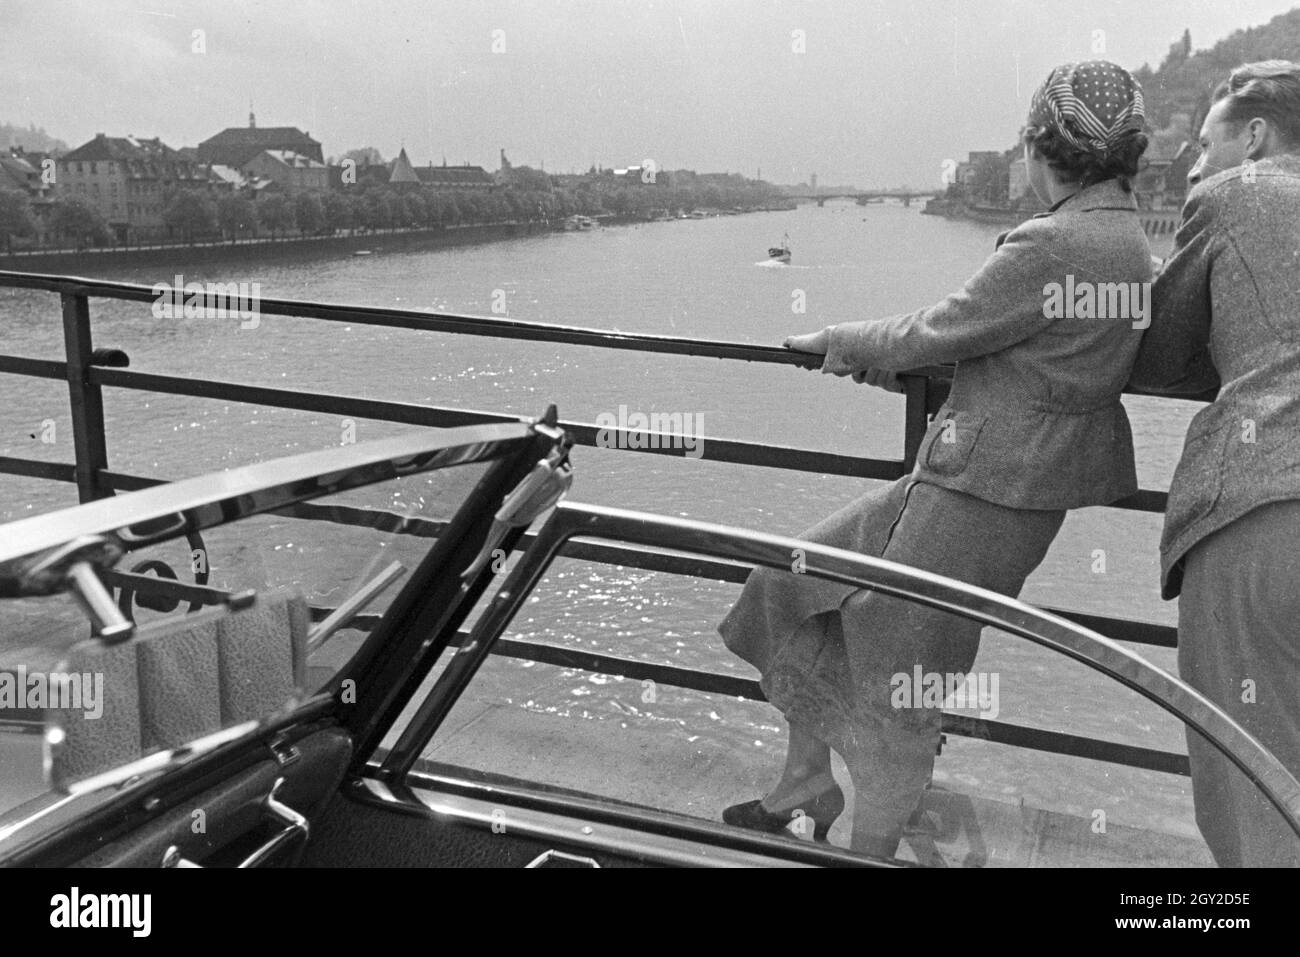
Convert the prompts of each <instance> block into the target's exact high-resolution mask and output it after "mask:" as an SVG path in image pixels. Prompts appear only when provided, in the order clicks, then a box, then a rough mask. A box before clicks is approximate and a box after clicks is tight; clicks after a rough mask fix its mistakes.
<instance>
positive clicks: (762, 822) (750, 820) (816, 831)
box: [722, 784, 844, 841]
mask: <svg viewBox="0 0 1300 957" xmlns="http://www.w3.org/2000/svg"><path fill="white" fill-rule="evenodd" d="M797 811H802V812H803V814H804V816H806V817H807V818H808V819H809V820H810V821H812V822H813V840H816V841H825V840H826V835H827V834H829V833H830V829H831V825H832V824H834V823H835V819H836V818H837V817H839V816H840V814H842V813H843V812H844V792H843V791H841V790H840V786H839V785H838V784H832V785H831V786H830V787H829V788H827V789H826V790H825V791H823V792H821V793H820V794H818V795H815V796H814V797H811V798H809V799H808V800H806V801H797V802H795V803H794V804H791V805H790V808H789V810H786V811H769V810H768V809H767V808H765V807H763V801H762V799H761V798H760V799H759V800H757V801H746V802H745V803H744V804H733V805H731V807H728V808H723V811H722V820H723V823H725V824H731V825H734V826H736V827H743V828H748V829H749V830H751V831H766V832H768V833H775V832H777V831H781V830H784V829H785V828H787V827H789V825H790V824H791V823H792V822H793V821H795V820H797V819H798V817H799V815H798V814H796V812H797Z"/></svg>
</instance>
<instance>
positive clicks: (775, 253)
mask: <svg viewBox="0 0 1300 957" xmlns="http://www.w3.org/2000/svg"><path fill="white" fill-rule="evenodd" d="M767 258H768V259H773V260H775V261H776V262H779V263H788V262H789V261H790V236H789V234H788V233H787V234H786V235H785V236H782V237H781V245H780V246H770V247H768V250H767Z"/></svg>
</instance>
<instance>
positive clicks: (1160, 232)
mask: <svg viewBox="0 0 1300 957" xmlns="http://www.w3.org/2000/svg"><path fill="white" fill-rule="evenodd" d="M921 212H922V214H924V215H926V216H943V217H945V218H947V219H968V220H972V221H974V222H977V223H987V224H989V225H994V226H1006V227H1008V228H1010V227H1012V226H1019V225H1020V224H1021V223H1023V222H1024V221H1025V220H1027V219H1030V218H1031V217H1033V216H1034V215H1036V214H1037V213H1038V212H1041V210H1033V209H1030V210H1022V209H1012V208H1010V207H1007V206H980V205H970V204H966V203H950V202H946V201H943V200H938V199H932V200H930V201H929V202H928V203H926V204H925V207H924V208H923V209H922V210H921ZM1138 215H1139V217H1140V219H1141V221H1142V229H1143V230H1144V231H1145V232H1146V234H1147V235H1148V236H1172V235H1173V233H1175V232H1176V231H1177V230H1178V224H1179V222H1180V221H1181V220H1182V210H1181V209H1140V210H1138Z"/></svg>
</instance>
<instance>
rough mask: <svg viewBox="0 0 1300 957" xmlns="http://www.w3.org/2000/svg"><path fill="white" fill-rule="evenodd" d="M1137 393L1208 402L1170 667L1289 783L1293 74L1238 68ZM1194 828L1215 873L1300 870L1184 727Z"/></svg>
mask: <svg viewBox="0 0 1300 957" xmlns="http://www.w3.org/2000/svg"><path fill="white" fill-rule="evenodd" d="M1200 149H1201V156H1200V159H1199V160H1198V161H1197V163H1196V165H1195V166H1194V167H1193V168H1192V170H1191V172H1190V173H1189V174H1188V181H1189V183H1190V185H1191V186H1192V187H1193V188H1192V189H1191V191H1190V193H1189V194H1188V197H1187V204H1186V206H1185V207H1184V209H1183V218H1182V225H1181V226H1180V227H1179V230H1178V233H1177V235H1176V236H1175V238H1174V250H1173V253H1172V255H1171V256H1170V257H1169V259H1168V260H1167V261H1166V263H1165V266H1164V269H1163V271H1162V272H1161V274H1160V275H1159V277H1158V278H1157V279H1156V282H1155V286H1154V289H1153V291H1152V303H1153V312H1152V317H1151V327H1150V328H1149V329H1148V330H1147V332H1146V335H1145V338H1144V339H1143V342H1142V347H1141V350H1140V352H1139V355H1138V360H1137V364H1136V366H1135V367H1134V371H1133V377H1132V380H1131V385H1132V386H1133V387H1135V388H1137V389H1140V390H1143V391H1148V392H1154V393H1161V394H1166V395H1189V396H1190V395H1199V394H1202V393H1207V392H1213V391H1214V390H1216V389H1217V391H1218V397H1217V398H1216V399H1215V400H1214V401H1213V402H1212V403H1211V404H1210V405H1209V406H1208V407H1206V408H1204V409H1202V410H1201V411H1200V413H1198V414H1197V416H1196V418H1195V419H1193V420H1192V424H1191V426H1190V427H1189V429H1188V431H1187V439H1186V442H1185V444H1184V446H1183V455H1182V459H1181V461H1180V462H1179V463H1178V468H1177V470H1176V471H1175V473H1174V478H1173V482H1172V483H1171V485H1170V489H1169V504H1168V507H1167V509H1166V514H1165V527H1164V534H1163V537H1162V539H1161V544H1160V550H1161V565H1162V581H1163V594H1164V597H1165V598H1167V599H1169V598H1173V597H1175V596H1176V595H1178V594H1179V592H1180V590H1181V594H1182V597H1181V599H1180V607H1179V622H1178V669H1179V672H1180V673H1181V675H1182V677H1183V679H1184V680H1185V681H1187V682H1188V683H1189V684H1190V685H1192V686H1193V687H1195V688H1196V689H1197V690H1199V691H1201V692H1202V693H1203V694H1205V695H1206V696H1207V697H1208V698H1210V699H1211V700H1212V701H1214V702H1215V703H1216V704H1218V705H1219V706H1220V707H1222V708H1223V709H1224V710H1225V711H1227V712H1228V713H1229V714H1230V715H1231V716H1232V717H1233V718H1234V719H1236V720H1237V721H1238V722H1239V723H1240V724H1241V725H1242V726H1243V727H1245V728H1246V730H1248V731H1249V732H1251V734H1253V735H1254V736H1255V737H1256V738H1258V739H1259V740H1260V742H1261V743H1263V745H1264V746H1265V747H1266V748H1268V749H1269V750H1270V751H1272V752H1273V754H1275V755H1276V756H1277V757H1278V758H1279V759H1280V760H1281V761H1282V762H1283V763H1284V764H1285V765H1286V766H1287V767H1288V769H1289V770H1290V771H1291V773H1292V774H1293V775H1297V776H1300V65H1298V64H1295V63H1288V62H1285V61H1279V60H1271V61H1267V62H1263V63H1251V64H1247V65H1245V66H1242V67H1239V68H1238V69H1236V70H1234V71H1233V72H1232V75H1231V77H1230V78H1229V79H1228V80H1226V81H1225V82H1224V83H1223V84H1221V85H1220V87H1219V88H1218V89H1217V90H1216V91H1215V97H1214V104H1213V106H1212V107H1211V109H1210V111H1209V113H1208V114H1207V116H1206V118H1205V122H1204V124H1203V125H1202V127H1201V131H1200ZM1188 751H1189V754H1190V756H1191V765H1192V786H1193V794H1194V797H1195V802H1196V821H1197V825H1198V826H1199V827H1200V829H1201V833H1202V834H1203V835H1204V837H1205V840H1206V842H1207V843H1208V844H1209V845H1210V849H1211V850H1212V851H1213V853H1214V858H1215V860H1216V861H1217V862H1218V863H1219V864H1220V865H1221V866H1270V865H1271V866H1277V865H1288V866H1300V841H1298V840H1297V838H1296V836H1295V835H1294V833H1293V832H1292V831H1291V830H1290V828H1289V827H1287V825H1286V823H1285V822H1284V821H1283V819H1282V817H1281V815H1279V814H1278V813H1277V812H1276V811H1275V810H1274V809H1273V808H1272V807H1271V806H1270V805H1268V804H1267V803H1266V802H1265V801H1264V799H1263V798H1262V797H1261V796H1260V794H1259V792H1258V791H1257V790H1256V789H1255V787H1254V786H1253V785H1252V784H1250V782H1249V781H1247V780H1246V778H1245V776H1244V775H1243V774H1242V773H1241V772H1240V771H1238V770H1237V769H1236V768H1235V767H1234V766H1233V765H1231V764H1230V763H1229V762H1228V760H1227V759H1226V758H1224V757H1223V756H1222V755H1221V754H1220V753H1219V752H1218V751H1217V750H1216V749H1214V748H1213V747H1212V746H1210V745H1209V744H1208V743H1207V742H1206V741H1205V740H1204V739H1203V738H1201V737H1200V736H1199V735H1197V734H1195V733H1193V732H1190V731H1189V732H1188Z"/></svg>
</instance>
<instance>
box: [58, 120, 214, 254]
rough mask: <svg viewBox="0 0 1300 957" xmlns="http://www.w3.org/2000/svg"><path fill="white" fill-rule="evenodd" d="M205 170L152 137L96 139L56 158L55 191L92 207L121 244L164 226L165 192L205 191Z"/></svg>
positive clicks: (206, 172)
mask: <svg viewBox="0 0 1300 957" xmlns="http://www.w3.org/2000/svg"><path fill="white" fill-rule="evenodd" d="M208 183H209V181H208V170H207V168H206V167H205V166H204V165H203V164H201V163H196V162H194V161H193V160H190V159H187V158H186V157H185V156H184V155H182V154H181V153H180V152H178V151H177V150H174V149H172V148H171V147H170V146H168V145H167V144H166V143H164V142H163V141H162V140H160V139H158V138H157V137H155V138H153V139H138V138H136V137H134V136H106V135H105V134H103V133H96V134H95V138H94V139H92V140H89V141H88V142H86V143H83V144H82V145H81V146H79V147H77V148H76V149H74V150H72V151H71V152H69V153H65V154H64V155H63V156H61V157H59V159H58V161H57V165H56V169H55V192H56V194H57V195H58V196H60V197H64V196H69V197H75V198H76V199H80V200H82V201H83V202H85V203H86V204H88V205H89V206H92V207H94V208H95V209H97V210H98V211H99V213H100V215H101V216H103V217H104V220H105V222H107V223H108V225H109V227H110V228H111V229H112V230H113V231H114V233H116V235H117V237H118V240H119V241H121V242H126V241H129V240H133V239H141V238H144V237H145V236H146V235H150V234H156V233H158V232H159V231H161V230H162V228H163V218H162V213H163V203H164V196H165V194H166V193H167V192H168V191H170V190H172V189H178V188H180V189H206V188H207V187H208Z"/></svg>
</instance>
